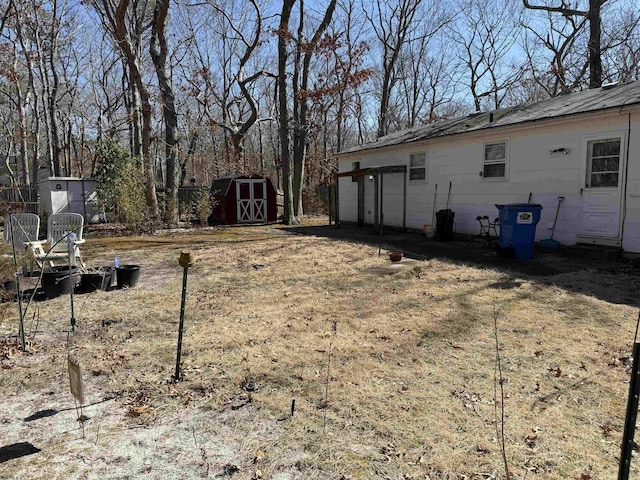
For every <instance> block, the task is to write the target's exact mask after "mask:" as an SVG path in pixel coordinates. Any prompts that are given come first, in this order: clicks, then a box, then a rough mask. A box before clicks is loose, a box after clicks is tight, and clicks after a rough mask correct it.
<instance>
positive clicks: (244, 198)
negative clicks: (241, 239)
mask: <svg viewBox="0 0 640 480" xmlns="http://www.w3.org/2000/svg"><path fill="white" fill-rule="evenodd" d="M211 196H212V198H213V199H214V201H215V205H214V208H213V213H212V215H211V217H210V219H209V220H210V223H226V224H229V225H232V224H236V223H270V222H275V221H276V220H277V218H278V210H277V208H278V207H277V204H276V189H275V188H274V187H273V183H272V182H271V180H270V179H269V178H266V177H261V176H259V175H230V176H227V177H221V178H218V179H216V180H214V181H213V183H212V184H211Z"/></svg>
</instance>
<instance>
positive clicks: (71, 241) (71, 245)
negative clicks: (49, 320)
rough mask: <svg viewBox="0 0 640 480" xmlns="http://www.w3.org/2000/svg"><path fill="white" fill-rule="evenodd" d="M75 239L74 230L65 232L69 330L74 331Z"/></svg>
mask: <svg viewBox="0 0 640 480" xmlns="http://www.w3.org/2000/svg"><path fill="white" fill-rule="evenodd" d="M76 240H78V237H77V235H76V234H75V232H68V233H67V248H68V250H69V298H70V299H71V331H72V332H75V331H76V315H75V311H74V308H73V290H74V289H75V278H74V275H73V273H74V267H75V265H76V252H75V247H76Z"/></svg>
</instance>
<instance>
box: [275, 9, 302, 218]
mask: <svg viewBox="0 0 640 480" xmlns="http://www.w3.org/2000/svg"><path fill="white" fill-rule="evenodd" d="M294 4H295V0H283V1H282V12H281V13H280V24H279V26H278V108H279V129H280V151H281V154H280V164H281V165H282V187H283V193H284V218H283V220H284V223H285V224H287V225H291V224H295V223H297V220H296V218H295V215H294V212H293V182H292V178H291V155H290V153H289V118H288V116H289V115H288V109H287V59H288V58H289V52H288V48H287V44H288V40H289V39H290V38H291V32H290V31H289V21H290V20H291V11H292V10H293V5H294Z"/></svg>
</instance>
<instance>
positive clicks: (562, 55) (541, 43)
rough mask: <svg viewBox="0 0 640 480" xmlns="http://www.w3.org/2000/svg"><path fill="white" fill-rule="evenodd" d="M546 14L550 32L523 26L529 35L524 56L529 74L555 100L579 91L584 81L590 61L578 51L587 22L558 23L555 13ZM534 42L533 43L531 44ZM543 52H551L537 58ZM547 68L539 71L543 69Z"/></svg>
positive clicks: (567, 18) (568, 20)
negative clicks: (557, 97) (578, 44)
mask: <svg viewBox="0 0 640 480" xmlns="http://www.w3.org/2000/svg"><path fill="white" fill-rule="evenodd" d="M546 13H547V20H548V22H549V31H548V32H546V33H545V32H544V31H541V30H540V28H539V26H538V25H533V24H531V23H523V26H524V28H525V29H526V31H527V34H528V35H526V37H525V53H526V57H527V62H528V67H529V72H530V74H531V76H532V78H533V79H534V80H535V81H536V83H538V85H539V86H540V87H542V88H543V89H544V90H545V91H546V92H547V95H548V96H550V97H554V96H556V95H558V94H561V93H569V92H572V91H575V90H579V89H580V87H581V85H582V84H583V82H584V80H585V76H586V73H587V67H588V61H587V60H586V59H585V57H584V56H583V55H580V52H579V49H576V43H578V42H580V33H581V32H582V31H583V29H584V25H585V23H586V21H587V19H586V18H578V19H576V18H575V17H572V16H568V17H563V18H562V19H556V18H555V16H554V15H553V13H551V12H546ZM529 36H531V37H532V38H533V42H531V41H530V40H529ZM541 50H543V51H546V52H548V53H549V54H550V55H551V58H550V59H549V60H547V58H546V55H544V54H542V58H538V55H537V53H538V52H540V51H541ZM541 65H542V66H546V65H548V67H547V68H540V66H541Z"/></svg>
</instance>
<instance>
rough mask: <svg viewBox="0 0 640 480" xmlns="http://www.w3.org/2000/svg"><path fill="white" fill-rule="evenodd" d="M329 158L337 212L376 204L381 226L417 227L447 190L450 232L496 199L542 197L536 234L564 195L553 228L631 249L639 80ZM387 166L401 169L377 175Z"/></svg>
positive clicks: (371, 219) (638, 226) (637, 196)
mask: <svg viewBox="0 0 640 480" xmlns="http://www.w3.org/2000/svg"><path fill="white" fill-rule="evenodd" d="M338 160H339V175H338V185H337V192H338V198H339V199H338V208H339V220H340V221H342V222H353V223H360V224H370V225H377V224H378V222H379V218H377V215H379V214H380V212H381V211H384V225H385V226H387V225H389V226H394V227H400V228H402V227H403V226H406V227H407V228H410V229H422V227H423V225H425V224H433V223H434V222H435V219H434V218H433V217H432V215H433V212H434V211H437V210H440V209H444V208H445V205H446V201H447V197H448V196H449V203H448V206H449V208H450V209H452V210H453V211H455V230H456V231H457V232H459V233H466V234H477V233H478V232H479V225H478V222H477V221H476V217H477V216H482V215H487V216H489V217H497V214H498V212H497V209H496V207H495V204H507V203H523V202H527V201H529V200H530V201H531V202H533V203H538V204H541V205H542V206H543V211H542V218H541V221H540V223H539V224H538V227H537V231H536V240H540V239H543V238H547V237H549V235H550V232H551V227H552V225H553V220H554V216H555V212H556V208H557V205H558V197H560V196H561V197H564V201H563V202H562V205H561V208H560V213H559V216H558V222H557V227H556V231H555V235H554V238H556V239H557V240H559V241H561V242H562V243H564V244H568V245H571V244H576V243H589V244H601V245H609V246H617V247H621V248H622V249H624V250H625V251H628V252H638V253H640V81H637V82H632V83H628V84H624V85H616V86H604V87H602V88H598V89H592V90H587V91H584V92H579V93H574V94H570V95H564V96H560V97H556V98H552V99H549V100H545V101H542V102H537V103H534V104H530V105H525V106H519V107H512V108H505V109H500V110H496V111H492V112H483V113H479V114H472V115H469V116H467V117H463V118H457V119H454V120H447V121H443V122H439V123H435V124H429V125H425V126H419V127H415V128H412V129H408V130H404V131H401V132H396V133H393V134H391V135H387V136H385V137H381V138H380V139H378V140H377V141H374V142H371V143H367V144H364V145H361V146H358V147H354V148H351V149H349V150H345V151H344V152H341V153H339V154H338ZM391 166H404V167H405V168H406V171H407V173H406V174H405V175H398V174H395V175H385V174H384V173H382V172H383V171H384V169H386V170H387V171H388V167H391ZM365 169H370V170H369V171H370V172H371V174H367V175H365V176H364V177H363V176H360V177H356V176H353V177H349V173H348V172H351V171H354V170H358V171H359V172H358V173H361V172H362V171H363V170H365ZM378 171H380V173H377V172H378ZM345 176H346V178H345ZM382 177H384V195H383V196H382V195H380V194H379V190H380V189H381V187H382V185H381V184H382V181H381V179H382ZM358 178H360V180H358ZM450 182H451V193H450V195H448V189H449V183H450ZM530 197H531V198H530ZM380 198H381V199H382V200H380ZM434 201H435V208H434Z"/></svg>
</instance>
